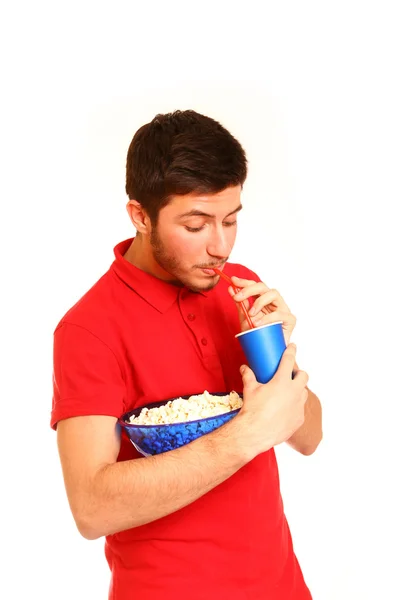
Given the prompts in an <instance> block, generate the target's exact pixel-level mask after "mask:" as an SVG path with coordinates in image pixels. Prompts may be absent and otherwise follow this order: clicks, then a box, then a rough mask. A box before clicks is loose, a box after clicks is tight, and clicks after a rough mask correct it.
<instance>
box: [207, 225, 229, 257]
mask: <svg viewBox="0 0 400 600" xmlns="http://www.w3.org/2000/svg"><path fill="white" fill-rule="evenodd" d="M231 237H232V236H229V233H228V230H227V228H224V227H222V226H221V227H215V228H213V231H212V234H211V236H210V239H209V241H208V245H207V253H208V254H209V255H210V256H213V257H217V258H224V259H226V258H228V256H229V254H230V253H231V249H232V247H231V243H230V238H231Z"/></svg>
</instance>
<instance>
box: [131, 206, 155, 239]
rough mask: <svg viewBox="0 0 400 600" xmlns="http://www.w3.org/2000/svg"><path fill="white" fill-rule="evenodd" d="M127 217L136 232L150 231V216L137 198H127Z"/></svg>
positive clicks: (144, 232) (145, 232)
mask: <svg viewBox="0 0 400 600" xmlns="http://www.w3.org/2000/svg"><path fill="white" fill-rule="evenodd" d="M126 210H127V212H128V215H129V218H130V220H131V221H132V223H133V225H134V227H135V229H136V231H137V232H138V233H143V234H145V235H146V234H149V233H150V231H151V222H150V217H149V216H148V214H147V213H146V211H145V210H144V209H143V208H142V205H141V204H140V203H139V202H138V201H137V200H129V202H128V204H127V205H126Z"/></svg>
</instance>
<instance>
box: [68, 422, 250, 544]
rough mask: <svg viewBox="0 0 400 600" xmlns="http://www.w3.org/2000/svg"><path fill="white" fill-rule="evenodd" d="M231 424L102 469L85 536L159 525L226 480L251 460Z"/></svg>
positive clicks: (91, 498) (91, 499) (94, 485)
mask: <svg viewBox="0 0 400 600" xmlns="http://www.w3.org/2000/svg"><path fill="white" fill-rule="evenodd" d="M233 421H234V420H232V421H231V422H230V423H227V424H226V425H224V426H223V427H221V428H220V429H219V430H217V431H215V432H213V433H211V434H209V435H207V436H204V437H202V438H199V439H197V440H195V441H194V442H192V443H191V444H188V445H187V446H183V447H182V448H178V449H177V450H173V451H170V452H166V453H164V454H159V455H156V456H151V457H148V458H140V459H135V460H130V461H122V462H118V463H114V464H109V465H105V466H104V467H103V468H101V469H100V470H99V471H98V472H97V474H96V476H95V478H94V480H93V482H92V485H91V486H90V496H89V497H88V498H87V500H88V502H86V507H87V508H86V511H85V518H84V522H83V523H81V526H80V527H79V529H80V531H81V533H82V535H84V536H85V537H87V538H88V539H96V538H98V537H101V536H103V535H109V534H112V533H116V532H118V531H123V530H125V529H130V528H132V527H138V526H140V525H144V524H145V523H149V522H151V521H155V520H156V519H160V518H161V517H164V516H166V515H168V514H170V513H173V512H175V511H177V510H179V509H181V508H183V507H184V506H186V505H188V504H190V503H191V502H194V501H195V500H197V499H198V498H200V497H201V496H203V495H204V494H205V493H207V492H208V491H210V490H211V489H213V488H214V487H216V486H217V485H219V484H220V483H222V482H223V481H225V480H226V479H228V478H229V477H230V476H231V475H233V474H234V473H235V472H236V471H238V470H239V469H240V468H241V467H242V466H243V465H244V464H246V462H248V458H246V457H243V456H242V455H241V453H240V449H239V448H238V446H237V445H236V444H234V443H232V440H233V439H234V437H233V436H232V435H231V434H229V432H230V430H231V429H232V428H233V427H234V423H233ZM78 526H79V525H78Z"/></svg>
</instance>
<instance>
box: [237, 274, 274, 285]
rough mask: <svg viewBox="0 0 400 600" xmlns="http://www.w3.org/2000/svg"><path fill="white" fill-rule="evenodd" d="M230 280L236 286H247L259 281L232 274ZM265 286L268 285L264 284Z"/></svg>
mask: <svg viewBox="0 0 400 600" xmlns="http://www.w3.org/2000/svg"><path fill="white" fill-rule="evenodd" d="M232 281H233V283H234V284H235V285H237V286H238V287H247V286H248V285H251V284H252V283H259V282H258V281H254V279H243V278H242V277H237V276H236V275H233V277H232ZM264 285H265V284H264ZM266 287H268V286H266Z"/></svg>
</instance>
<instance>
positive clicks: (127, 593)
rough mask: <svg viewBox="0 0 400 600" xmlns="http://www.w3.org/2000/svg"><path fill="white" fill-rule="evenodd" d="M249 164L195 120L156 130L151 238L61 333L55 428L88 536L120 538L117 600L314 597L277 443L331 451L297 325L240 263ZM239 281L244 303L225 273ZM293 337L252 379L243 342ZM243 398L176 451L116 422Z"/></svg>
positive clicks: (144, 235)
mask: <svg viewBox="0 0 400 600" xmlns="http://www.w3.org/2000/svg"><path fill="white" fill-rule="evenodd" d="M246 173H247V162H246V156H245V153H244V151H243V149H242V147H241V145H240V144H239V143H238V141H237V140H236V139H235V138H234V137H233V136H232V135H231V134H230V133H229V132H228V131H226V130H225V129H224V128H223V127H222V126H221V125H220V124H219V123H217V122H216V121H214V120H212V119H210V118H208V117H205V116H203V115H200V114H197V113H195V112H193V111H184V112H180V111H178V112H175V113H171V114H166V115H157V116H156V117H155V118H154V119H153V121H151V123H148V124H146V125H144V126H143V127H141V128H140V129H139V130H138V131H137V132H136V134H135V136H134V138H133V140H132V142H131V145H130V148H129V151H128V156H127V167H126V191H127V194H128V197H129V202H128V204H127V210H128V213H129V216H130V218H131V221H132V223H133V225H134V227H135V229H136V231H137V235H136V237H135V238H134V239H131V240H127V241H125V242H122V243H120V244H118V245H117V246H116V248H115V261H114V262H113V264H112V265H111V268H110V269H109V271H108V272H106V273H105V275H103V277H102V278H101V279H100V280H99V281H98V282H97V283H96V284H95V285H94V287H93V288H91V289H90V290H89V291H88V292H87V294H85V296H84V297H83V298H81V300H80V301H79V302H78V303H77V304H76V305H75V306H74V307H72V308H71V309H70V310H69V311H68V312H67V314H66V315H65V316H64V317H63V319H62V320H61V322H60V323H59V325H58V326H57V328H56V331H55V336H54V398H53V411H52V418H51V424H52V426H53V427H54V428H57V439H58V448H59V454H60V459H61V464H62V468H63V474H64V480H65V485H66V491H67V494H68V499H69V502H70V506H71V511H72V514H73V516H74V518H75V521H76V524H77V527H78V529H79V531H80V533H81V534H82V535H83V536H84V537H86V538H87V539H96V538H99V537H101V536H106V545H105V552H106V557H107V560H108V563H109V566H110V569H111V574H112V577H111V584H110V592H109V598H110V599H113V600H130V599H132V600H133V599H136V598H143V599H145V600H155V599H157V600H158V599H159V598H164V600H172V599H174V600H176V599H178V600H181V599H183V598H188V599H189V600H204V599H208V600H212V599H214V598H215V599H216V598H218V599H222V600H225V599H229V600H244V599H246V600H267V599H268V600H290V599H293V600H306V599H310V598H311V595H310V592H309V590H308V588H307V586H306V584H305V582H304V579H303V576H302V573H301V569H300V567H299V565H298V562H297V559H296V557H295V554H294V552H293V546H292V541H291V536H290V531H289V528H288V525H287V521H286V518H285V515H284V511H283V506H282V499H281V494H280V489H279V476H278V468H277V464H276V459H275V453H274V446H276V445H277V444H280V443H282V442H284V441H287V442H288V443H289V444H291V446H292V447H293V448H295V449H297V450H298V451H300V452H301V453H303V454H311V453H312V452H314V450H315V449H316V447H317V446H318V444H319V442H320V439H321V436H322V432H321V407H320V403H319V400H318V398H317V397H316V396H315V395H314V394H313V393H312V392H310V391H309V390H308V389H307V387H306V385H307V381H308V376H307V374H306V373H305V372H303V371H300V370H299V369H298V367H297V365H296V363H295V354H296V351H295V348H294V346H293V345H292V344H290V336H291V333H292V331H293V328H294V326H295V318H294V316H293V315H292V314H291V312H290V310H289V308H288V307H287V305H286V304H285V302H284V300H283V299H282V297H281V296H280V295H279V293H278V292H277V291H276V290H271V289H269V288H268V287H267V286H266V285H265V284H264V283H262V282H261V281H260V280H259V278H258V277H257V276H256V275H255V274H254V273H253V272H251V271H249V270H248V269H246V268H245V267H243V266H240V265H233V264H229V263H228V262H227V261H228V258H229V255H230V252H231V250H232V247H233V245H234V242H235V237H236V229H237V216H238V213H239V211H240V209H241V208H242V206H241V201H240V195H241V190H242V186H243V184H244V181H245V179H246ZM212 267H219V268H224V269H225V272H226V273H227V274H228V275H230V276H232V277H233V280H234V283H235V286H237V287H238V288H241V291H240V293H235V292H234V290H233V289H232V288H230V287H229V286H228V285H227V284H226V283H225V282H224V281H223V280H220V279H219V277H218V276H216V275H215V273H214V271H212ZM241 300H245V301H246V303H247V306H248V308H249V309H251V313H252V318H253V321H254V323H255V324H256V325H260V324H264V323H270V322H274V321H277V320H280V321H282V322H283V328H284V335H285V339H286V342H287V344H288V348H287V350H286V352H285V354H284V356H283V358H282V360H281V364H280V367H279V369H278V372H277V374H276V375H275V377H274V379H273V380H272V381H270V382H269V383H268V384H266V385H261V384H259V383H258V382H257V381H256V379H255V376H254V374H253V373H252V371H251V370H250V369H249V367H247V366H243V363H244V362H245V357H244V355H243V354H242V351H241V348H240V345H239V343H238V341H237V340H236V339H235V337H234V336H235V334H236V333H238V332H239V331H240V330H245V329H246V327H247V326H248V325H247V322H246V320H245V318H244V316H243V314H242V312H241V310H240V308H239V309H238V308H237V307H240V304H239V302H240V301H241ZM204 390H208V391H209V392H211V393H213V392H221V391H225V392H229V391H231V390H236V391H237V392H242V391H243V395H244V405H243V408H242V409H241V411H240V412H239V414H238V415H237V416H236V417H235V418H234V419H232V420H231V421H230V422H229V423H227V424H226V425H224V426H222V427H220V428H219V429H217V430H215V431H214V432H212V433H210V434H208V435H205V436H203V437H201V438H199V439H197V440H195V441H194V442H192V443H190V444H188V445H186V446H183V447H181V448H179V449H177V450H173V451H171V452H166V453H164V454H160V455H157V456H151V457H148V458H144V457H142V456H140V455H139V454H138V453H137V452H136V450H135V449H134V447H133V446H132V444H130V442H129V441H128V440H127V438H126V437H125V435H124V434H122V436H121V433H120V432H119V430H118V428H117V426H116V421H117V418H118V417H120V416H121V415H122V414H123V413H125V412H127V411H129V410H132V409H133V408H135V407H140V406H142V405H144V404H147V403H149V402H154V401H159V400H163V399H169V398H174V397H178V396H181V395H185V394H192V393H201V392H203V391H204Z"/></svg>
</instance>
